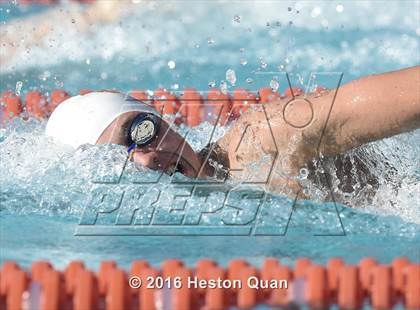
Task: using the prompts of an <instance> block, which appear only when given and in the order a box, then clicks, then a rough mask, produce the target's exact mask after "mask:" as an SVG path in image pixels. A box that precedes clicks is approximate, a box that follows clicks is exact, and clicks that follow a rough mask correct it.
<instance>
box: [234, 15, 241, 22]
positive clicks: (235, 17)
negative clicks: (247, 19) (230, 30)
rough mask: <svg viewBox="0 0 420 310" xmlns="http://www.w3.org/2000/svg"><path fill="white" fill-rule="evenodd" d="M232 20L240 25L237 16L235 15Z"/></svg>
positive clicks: (239, 19)
mask: <svg viewBox="0 0 420 310" xmlns="http://www.w3.org/2000/svg"><path fill="white" fill-rule="evenodd" d="M233 20H234V21H235V22H236V23H240V22H241V17H240V16H239V15H235V16H234V17H233Z"/></svg>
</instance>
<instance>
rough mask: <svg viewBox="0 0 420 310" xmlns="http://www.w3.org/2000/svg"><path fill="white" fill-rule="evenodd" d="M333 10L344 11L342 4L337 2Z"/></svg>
mask: <svg viewBox="0 0 420 310" xmlns="http://www.w3.org/2000/svg"><path fill="white" fill-rule="evenodd" d="M335 10H336V11H337V12H338V13H342V12H343V11H344V6H343V5H342V4H339V5H337V6H336V8H335Z"/></svg>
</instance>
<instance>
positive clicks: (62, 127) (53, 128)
mask: <svg viewBox="0 0 420 310" xmlns="http://www.w3.org/2000/svg"><path fill="white" fill-rule="evenodd" d="M133 111H139V112H148V113H153V114H155V115H159V113H158V112H157V111H156V110H155V109H154V108H153V107H152V106H151V105H148V104H146V103H144V102H142V101H138V100H136V99H134V98H132V97H130V96H127V95H124V94H121V93H112V92H92V93H88V94H85V95H79V96H74V97H71V98H69V99H67V100H65V101H64V102H62V103H61V104H60V105H59V106H58V107H57V108H56V109H55V110H54V112H53V113H52V114H51V116H50V119H49V120H48V123H47V128H46V134H47V135H48V136H51V137H53V138H55V139H57V140H58V141H60V142H62V143H64V144H68V145H71V146H73V147H75V148H77V147H79V146H80V145H82V144H86V143H89V144H95V143H96V141H98V139H99V137H100V136H101V134H102V133H103V132H104V130H105V129H106V128H107V127H108V126H109V125H110V124H111V123H112V121H113V120H115V119H116V118H117V117H118V116H120V115H121V114H123V113H126V112H133Z"/></svg>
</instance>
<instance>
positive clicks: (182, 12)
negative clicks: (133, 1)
mask: <svg viewBox="0 0 420 310" xmlns="http://www.w3.org/2000/svg"><path fill="white" fill-rule="evenodd" d="M377 3H378V2H369V1H363V2H354V3H353V2H346V3H345V5H342V4H340V3H339V2H337V3H334V4H331V3H310V2H297V3H291V2H290V3H288V2H284V3H283V2H270V3H268V2H267V3H265V2H264V3H261V4H259V5H257V6H256V5H253V4H252V3H251V2H244V3H242V4H241V6H240V7H239V6H237V5H234V4H228V3H213V2H209V1H205V2H201V3H199V4H194V5H193V4H191V3H190V2H189V3H188V4H186V3H184V2H180V3H179V5H177V6H170V5H168V6H166V5H162V6H161V8H160V9H159V10H156V9H153V8H152V7H151V6H147V5H146V6H141V5H139V6H138V10H137V9H134V10H133V15H131V16H126V17H125V19H124V23H122V24H118V25H117V24H113V23H111V24H108V25H104V26H102V27H101V28H98V29H96V31H94V32H91V33H88V34H79V33H73V32H72V31H71V30H69V29H64V28H63V29H61V28H60V27H59V25H57V29H56V31H57V32H56V33H55V34H54V35H53V37H52V38H51V45H50V46H48V47H46V46H43V45H40V46H34V47H31V49H30V50H29V51H28V52H27V51H26V50H24V51H18V53H16V54H13V55H8V57H7V62H5V63H4V64H3V63H2V66H1V68H0V78H1V81H2V83H1V85H0V88H1V90H2V91H3V90H12V91H16V92H17V91H18V88H19V92H20V93H21V95H23V96H24V95H25V92H26V91H27V90H30V89H32V88H34V87H35V88H36V89H39V90H42V91H43V92H48V91H51V90H52V89H54V88H56V87H60V88H64V89H66V90H68V91H70V92H73V93H76V92H78V91H79V90H80V89H86V88H88V89H89V88H90V89H106V88H117V89H119V90H122V91H128V90H131V89H156V88H157V87H158V86H159V87H160V86H162V87H167V88H171V86H173V85H177V86H176V87H175V86H174V87H173V89H178V88H181V89H182V88H183V87H196V88H197V89H199V90H200V89H202V90H203V91H207V90H208V87H209V86H210V87H217V86H219V87H220V89H221V91H222V92H225V93H226V92H227V91H228V84H227V82H226V81H224V79H225V80H227V81H228V82H229V83H230V84H235V85H236V86H237V87H248V88H252V89H253V90H254V89H257V88H258V87H260V86H267V85H270V86H271V87H272V88H276V89H278V90H279V91H284V89H286V88H287V82H286V81H285V80H284V79H282V78H281V76H280V74H279V73H276V74H275V75H276V76H279V79H278V80H277V79H276V80H275V82H276V83H272V84H270V81H272V79H273V75H267V76H265V75H264V76H263V75H258V74H255V72H256V71H258V70H262V71H264V72H265V71H269V70H273V71H276V70H277V71H282V72H283V71H289V72H295V73H299V74H295V75H291V77H292V84H294V85H301V84H302V83H305V81H306V79H305V78H306V77H307V76H309V73H310V72H325V71H327V72H331V71H344V72H345V76H344V81H345V82H346V81H349V80H352V79H354V78H357V77H359V76H362V75H365V74H370V73H374V72H383V71H389V70H394V69H398V68H401V67H404V66H410V65H415V64H417V63H418V62H419V56H418V48H419V41H418V22H419V17H418V15H416V14H415V12H418V11H419V2H416V1H415V2H409V1H406V2H387V4H386V5H378V4H377ZM203 5H204V6H206V10H203V7H202V6H203ZM187 6H188V7H187ZM220 6H223V10H221V9H220ZM289 7H290V8H292V10H288V8H289ZM1 8H2V6H0V9H1ZM213 11H217V12H219V13H220V14H208V12H213ZM295 11H299V14H297V12H296V14H295ZM13 12H14V11H13V10H11V11H9V12H7V13H6V11H5V10H0V14H1V15H2V17H5V18H4V20H5V23H6V24H9V25H10V24H11V23H12V22H13V21H14V19H15V18H17V16H20V15H19V14H21V16H31V12H30V11H29V12H28V13H26V12H16V9H15V13H14V14H16V16H13ZM291 15H293V16H294V17H293V24H292V25H291V26H289V21H290V19H291ZM171 16H177V18H176V19H174V18H171ZM236 16H240V19H239V20H235V18H236ZM311 16H312V17H311ZM158 17H159V18H164V19H165V23H161V22H159V18H158ZM232 17H233V21H232ZM324 20H326V21H328V30H325V29H324V28H325V27H324V26H325V21H324ZM140 21H141V22H140ZM76 22H77V21H76ZM267 22H268V25H269V26H267ZM191 25H194V27H191ZM278 25H280V26H278ZM143 26H144V27H143ZM286 27H287V29H286ZM250 30H251V31H250ZM26 35H28V34H25V33H19V34H18V35H17V37H16V40H20V39H25V36H26ZM110 36H112V37H113V38H114V39H115V40H109V37H110ZM139 36H140V37H141V40H133V38H137V37H139ZM62 38H65V44H64V43H63V41H62V40H63V39H62ZM162 42H165V44H162ZM244 42H245V43H244ZM350 42H351V43H350ZM397 43H398V44H397ZM400 43H401V44H400ZM245 44H246V46H245ZM170 59H176V69H175V61H174V63H173V64H172V63H170V62H171V61H169V62H168V60H170ZM172 66H173V68H172ZM168 68H169V69H170V70H168ZM226 68H231V70H232V71H233V72H234V73H235V81H234V82H233V83H232V81H231V80H232V79H231V77H232V75H231V74H229V78H228V76H227V75H228V74H227V72H226ZM209 81H210V82H209ZM18 82H21V83H22V84H20V83H19V84H18ZM334 82H335V81H334V79H328V78H327V79H324V80H322V75H319V74H317V81H316V84H317V85H321V86H326V87H334ZM277 84H278V85H277ZM19 85H24V87H18V86H19ZM57 85H58V86H57ZM273 86H274V87H273ZM44 128H45V122H40V121H37V120H28V121H23V120H20V119H17V120H15V121H14V122H13V123H12V124H9V125H8V126H7V127H6V128H2V129H1V131H0V161H1V165H0V221H1V225H0V242H1V244H2V251H1V253H0V260H5V259H17V260H18V261H19V262H20V263H22V264H28V263H29V262H30V261H32V260H34V259H50V260H52V261H53V262H54V263H55V264H57V265H58V266H60V265H61V266H63V265H64V264H66V263H67V262H68V261H69V260H71V259H84V260H85V261H86V262H87V264H88V265H89V266H97V264H98V262H99V261H100V260H101V259H104V258H107V259H115V260H117V261H118V262H119V263H120V264H122V265H123V266H127V265H128V264H129V263H130V261H131V260H133V259H135V258H138V257H139V255H141V256H142V257H143V258H146V259H149V260H151V261H152V262H153V263H159V262H160V261H162V260H163V259H165V258H166V257H167V256H172V257H183V258H186V259H185V260H186V262H187V263H191V262H193V261H194V260H196V259H197V258H199V257H202V256H203V255H204V256H209V257H212V258H214V259H216V260H218V261H219V262H220V263H222V264H223V263H225V262H227V261H228V260H229V259H230V258H232V257H237V256H243V257H246V258H247V259H249V260H250V261H251V262H252V263H256V264H258V263H260V262H261V260H262V257H264V256H278V257H281V258H282V260H283V261H284V262H285V263H288V262H291V261H292V260H293V259H294V258H296V257H298V256H309V257H310V258H312V259H313V260H315V261H318V262H325V260H326V259H327V258H328V257H331V256H336V255H340V256H344V257H346V259H347V260H348V261H349V262H355V261H357V260H358V259H360V257H362V256H366V255H372V256H375V257H377V258H378V259H379V260H380V261H383V262H387V261H389V260H391V259H392V258H393V257H395V256H397V255H398V256H400V255H407V256H409V257H410V258H411V259H413V260H418V259H419V258H418V256H416V254H415V253H413V251H412V249H413V248H414V247H415V246H416V245H417V244H418V242H419V239H420V238H419V233H418V231H419V226H420V215H419V214H420V210H419V202H418V192H419V190H420V185H419V184H420V183H419V182H420V164H419V159H418V154H419V151H420V150H419V145H420V143H419V141H420V132H419V131H415V132H411V133H406V134H402V135H399V136H396V137H393V138H390V139H385V140H382V141H378V142H375V143H371V144H369V145H365V146H363V147H361V148H358V149H356V150H353V151H351V152H348V153H347V154H345V155H343V156H342V157H340V158H325V159H323V164H322V165H321V164H320V163H319V162H314V163H313V167H312V168H313V170H311V169H309V167H308V168H304V167H302V168H304V169H305V170H301V172H302V173H301V176H302V177H301V178H300V180H299V181H300V182H301V184H302V185H303V187H304V189H305V194H307V196H308V197H310V198H311V200H308V201H302V202H299V204H298V205H297V206H296V207H295V208H292V201H291V200H290V199H289V198H287V197H284V196H278V195H273V194H270V193H267V196H266V200H265V201H264V204H262V205H261V213H260V214H259V217H258V219H257V220H258V223H259V227H261V228H260V229H261V232H265V233H266V236H264V237H262V236H259V237H241V236H229V237H226V236H222V237H220V236H219V237H214V236H213V237H205V236H193V237H188V236H187V237H151V236H143V237H139V236H133V237H118V236H108V237H103V236H102V237H101V236H97V237H93V236H90V237H83V236H74V232H75V230H76V228H77V227H78V221H79V219H80V218H81V216H82V215H83V214H84V212H85V211H86V208H87V207H88V206H89V197H90V194H91V193H94V192H95V191H97V190H98V185H97V184H95V183H93V181H95V180H113V179H115V178H116V177H118V176H119V172H120V170H121V167H122V166H123V165H124V163H125V160H126V150H125V149H124V148H123V147H120V146H109V145H108V146H107V145H100V146H86V147H82V148H80V149H78V150H77V151H74V150H72V149H70V148H67V147H65V146H63V145H60V144H58V143H56V142H54V141H52V140H51V139H50V138H47V137H45V136H44V134H43V132H44ZM211 128H212V126H211V125H209V124H206V123H204V124H201V125H200V126H198V127H196V128H195V129H194V130H193V131H190V132H189V134H188V135H187V139H188V141H189V142H190V143H191V145H192V146H193V148H194V150H196V151H199V150H200V149H202V148H203V147H204V146H205V145H206V144H207V143H208V142H209V141H207V140H208V136H209V135H208V133H209V132H210V130H211ZM178 130H179V131H180V132H181V134H186V133H187V131H188V129H187V128H186V127H183V126H181V127H180V128H178ZM227 130H228V128H223V127H217V128H216V132H215V136H214V137H213V140H217V138H219V137H221V136H223V135H224V133H225V132H226V131H227ZM264 163H265V162H264V159H263V160H262V163H255V166H256V169H257V168H258V165H260V164H264ZM340 163H341V169H337V167H338V165H339V164H340ZM358 168H361V169H359V170H361V171H362V173H360V172H358ZM306 169H307V170H306ZM343 169H344V170H345V171H346V172H347V175H348V177H347V179H346V178H345V177H343V176H342V175H341V172H342V171H343ZM323 174H327V175H328V176H330V177H331V183H332V184H331V185H332V188H333V194H334V197H336V198H337V199H338V200H339V201H341V202H342V204H338V205H337V206H335V205H334V204H332V203H331V202H328V201H331V200H330V199H329V198H330V195H331V193H330V192H329V190H328V188H327V187H325V184H323V182H322V181H321V182H319V181H317V177H322V175H323ZM175 177H176V178H178V179H181V180H182V176H180V175H176V176H175ZM157 178H159V181H158V182H157V183H156V186H155V188H156V190H160V191H161V192H162V193H165V194H164V196H165V195H166V196H165V197H163V198H162V199H166V200H165V201H166V205H167V206H168V205H169V206H170V205H171V197H170V196H171V195H174V193H178V192H179V188H178V187H177V186H176V185H174V184H173V178H171V177H169V176H167V175H162V176H161V175H160V174H159V173H158V172H155V171H151V170H148V169H145V168H142V167H135V166H134V165H133V164H132V163H128V165H127V167H126V171H125V174H124V175H123V177H122V179H121V184H119V185H118V186H117V187H116V188H115V190H114V191H115V192H117V191H118V190H123V189H125V190H131V189H132V187H133V182H134V181H138V182H140V181H144V180H153V179H157ZM237 186H238V184H235V183H228V184H226V185H223V186H219V187H218V188H217V189H213V190H208V193H207V194H208V198H207V200H205V199H203V195H200V194H194V195H192V197H191V198H190V202H189V206H190V207H189V209H188V210H189V211H188V212H192V213H191V214H192V215H191V216H193V215H194V214H195V213H194V210H196V209H200V208H204V207H208V208H216V207H218V206H220V204H221V203H222V201H223V200H224V194H223V193H225V192H226V191H228V190H230V189H232V188H236V187H237ZM184 189H185V188H183V190H184ZM244 191H245V193H246V194H247V195H248V196H249V197H248V198H246V199H242V200H240V198H238V197H236V196H233V204H234V205H235V202H236V203H240V204H241V207H243V210H247V211H246V212H244V213H243V214H238V213H237V212H233V211H232V210H234V208H232V209H229V210H228V212H227V213H226V220H228V221H230V222H232V223H235V221H236V222H238V221H240V220H243V219H244V218H248V217H250V215H251V214H252V210H253V208H255V205H256V204H255V200H253V199H252V197H251V196H252V195H258V194H259V193H260V191H259V189H258V188H256V187H250V188H245V189H244ZM106 203H107V202H106ZM348 206H351V207H348ZM105 207H106V205H105ZM187 208H188V206H187ZM337 212H338V213H337ZM139 219H140V220H144V217H143V215H141V216H139ZM203 221H204V222H205V223H213V224H214V223H217V222H219V221H220V219H218V218H217V217H213V216H212V215H211V214H206V215H205V216H203ZM287 223H290V225H288V224H287ZM343 230H344V232H345V234H346V235H345V236H342V235H343ZM315 235H320V236H315ZM203 245H205V246H204V247H203ZM157 248H159V249H163V251H157V250H156V249H157ZM384 248H386V249H387V250H386V251H384V250H383V249H384ZM250 249H252V250H250Z"/></svg>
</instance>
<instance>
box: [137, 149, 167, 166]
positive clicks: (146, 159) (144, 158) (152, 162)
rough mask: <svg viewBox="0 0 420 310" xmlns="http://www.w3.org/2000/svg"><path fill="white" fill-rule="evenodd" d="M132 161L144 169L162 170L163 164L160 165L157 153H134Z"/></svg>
mask: <svg viewBox="0 0 420 310" xmlns="http://www.w3.org/2000/svg"><path fill="white" fill-rule="evenodd" d="M132 160H133V161H134V162H135V163H136V164H140V165H142V166H144V167H147V168H150V169H153V170H159V169H162V167H161V164H160V163H159V158H158V154H157V153H156V152H148V153H143V152H133V155H132Z"/></svg>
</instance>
